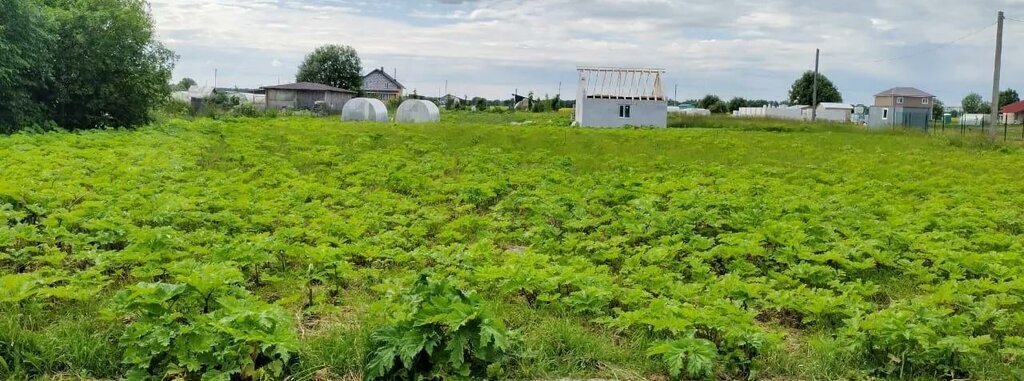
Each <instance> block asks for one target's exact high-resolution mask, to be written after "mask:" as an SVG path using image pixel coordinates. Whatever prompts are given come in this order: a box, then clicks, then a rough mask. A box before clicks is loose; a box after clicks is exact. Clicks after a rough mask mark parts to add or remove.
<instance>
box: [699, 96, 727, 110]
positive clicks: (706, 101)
mask: <svg viewBox="0 0 1024 381" xmlns="http://www.w3.org/2000/svg"><path fill="white" fill-rule="evenodd" d="M719 103H723V102H722V98H719V97H718V96H717V95H712V94H708V95H705V96H704V98H701V99H700V100H698V101H697V107H698V108H703V109H708V110H711V109H712V108H714V107H715V105H717V104H719Z"/></svg>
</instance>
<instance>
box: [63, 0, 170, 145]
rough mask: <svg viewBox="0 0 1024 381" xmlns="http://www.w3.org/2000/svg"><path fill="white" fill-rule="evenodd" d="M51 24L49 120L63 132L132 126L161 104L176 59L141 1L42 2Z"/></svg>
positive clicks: (88, 0) (79, 0) (142, 120)
mask: <svg viewBox="0 0 1024 381" xmlns="http://www.w3.org/2000/svg"><path fill="white" fill-rule="evenodd" d="M47 4H48V5H49V6H50V7H51V8H50V9H51V14H52V15H53V18H54V21H55V31H54V34H55V37H56V38H55V40H54V44H53V46H52V52H53V53H52V55H53V61H54V65H55V67H58V68H60V69H59V70H54V71H53V83H52V86H51V91H50V92H49V104H50V105H51V106H52V108H53V109H52V116H53V119H54V121H56V122H57V124H58V125H60V126H62V127H65V128H69V129H75V128H93V127H101V126H136V125H140V124H143V123H147V122H149V121H150V111H151V110H152V109H153V108H154V107H155V106H156V105H158V104H160V103H161V102H163V101H165V100H166V99H167V95H168V93H167V91H168V87H167V83H168V82H169V81H170V79H171V69H172V68H173V67H174V61H175V59H176V57H175V56H174V54H173V53H172V52H171V51H170V50H167V49H166V48H164V47H163V45H162V44H160V43H159V42H158V41H156V40H155V39H154V33H153V22H152V20H151V19H150V17H149V14H148V13H147V8H148V5H147V4H146V2H145V1H143V0H48V1H47Z"/></svg>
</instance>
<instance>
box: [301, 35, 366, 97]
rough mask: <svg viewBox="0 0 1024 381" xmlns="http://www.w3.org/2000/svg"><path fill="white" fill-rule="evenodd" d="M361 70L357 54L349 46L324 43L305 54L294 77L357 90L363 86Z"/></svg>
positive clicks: (361, 66)
mask: <svg viewBox="0 0 1024 381" xmlns="http://www.w3.org/2000/svg"><path fill="white" fill-rule="evenodd" d="M362 71H363V64H362V61H360V60H359V54H358V53H356V50H355V49H352V47H351V46H345V45H324V46H321V47H319V48H316V50H314V51H313V52H312V53H310V54H309V55H307V56H306V60H305V61H303V62H302V64H301V65H299V74H298V75H296V79H297V80H298V81H299V82H314V83H322V84H324V85H330V86H334V87H338V88H342V89H346V90H355V91H359V89H360V88H362V86H363V76H362V75H361V74H360V73H361V72H362Z"/></svg>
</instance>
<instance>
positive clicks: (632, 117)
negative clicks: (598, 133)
mask: <svg viewBox="0 0 1024 381" xmlns="http://www.w3.org/2000/svg"><path fill="white" fill-rule="evenodd" d="M576 70H577V72H578V76H579V84H578V87H577V90H576V115H575V120H574V121H573V124H575V125H577V126H583V127H623V126H646V127H662V128H664V127H665V126H666V125H667V124H668V101H667V100H666V99H665V96H664V93H663V92H662V87H661V76H662V74H664V73H665V71H664V70H662V69H643V68H601V67H578V68H577V69H576Z"/></svg>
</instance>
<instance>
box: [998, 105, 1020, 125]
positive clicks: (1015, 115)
mask: <svg viewBox="0 0 1024 381" xmlns="http://www.w3.org/2000/svg"><path fill="white" fill-rule="evenodd" d="M1002 112H1003V123H1008V124H1017V123H1024V101H1020V102H1015V103H1010V104H1008V105H1006V106H1003V110H1002Z"/></svg>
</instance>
